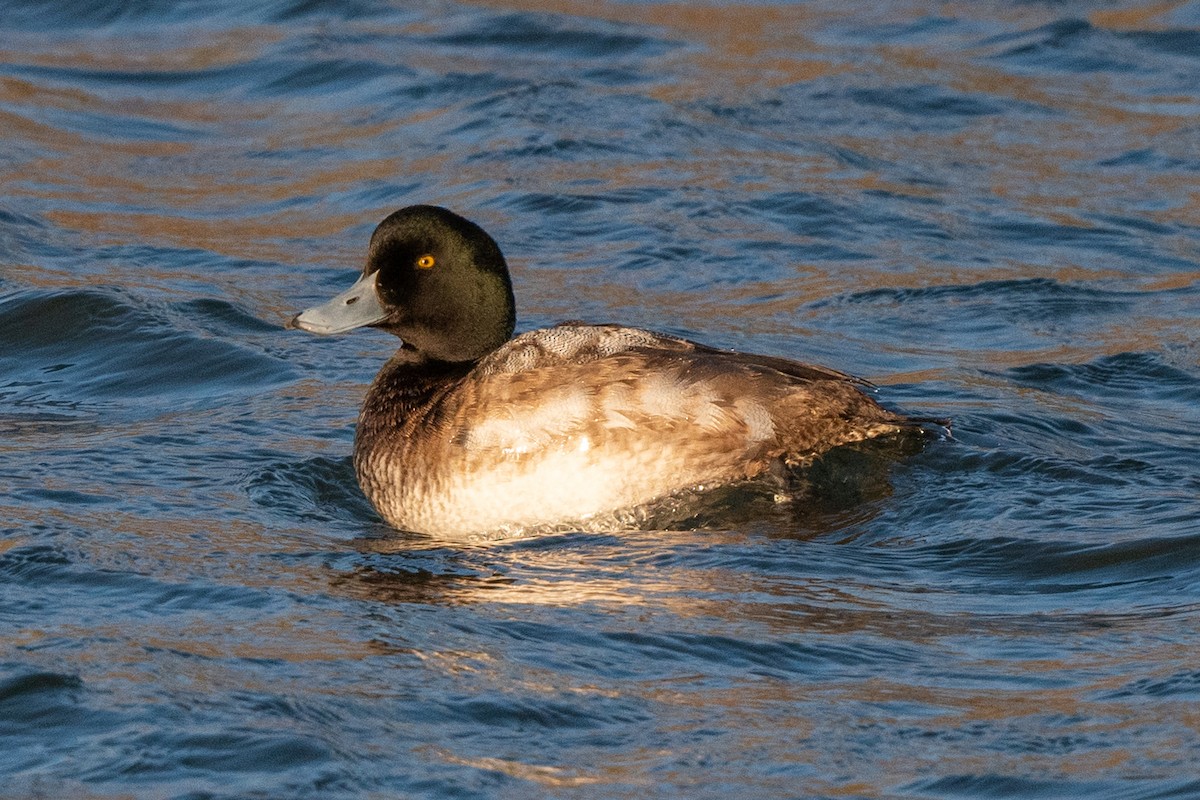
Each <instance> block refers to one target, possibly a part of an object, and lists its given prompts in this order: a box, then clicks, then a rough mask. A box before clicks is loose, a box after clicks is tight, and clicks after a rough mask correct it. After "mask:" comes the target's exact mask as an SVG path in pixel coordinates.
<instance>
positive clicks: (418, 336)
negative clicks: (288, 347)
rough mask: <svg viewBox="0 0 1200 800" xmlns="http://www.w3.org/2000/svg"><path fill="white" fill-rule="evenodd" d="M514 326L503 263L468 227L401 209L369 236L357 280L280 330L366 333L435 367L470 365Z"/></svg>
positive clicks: (447, 214) (431, 212)
mask: <svg viewBox="0 0 1200 800" xmlns="http://www.w3.org/2000/svg"><path fill="white" fill-rule="evenodd" d="M515 319H516V311H515V304H514V302H513V292H512V280H511V279H510V278H509V275H508V266H507V265H506V264H505V263H504V256H503V255H502V254H501V253H500V248H499V246H497V244H496V242H495V241H494V240H493V239H492V237H491V236H488V235H487V233H486V232H485V231H484V230H483V228H480V227H479V226H478V225H476V224H475V223H473V222H471V221H469V220H466V219H463V218H462V217H460V216H458V215H457V214H455V213H453V212H451V211H447V210H446V209H444V208H439V207H437V206H408V207H407V208H402V209H400V210H399V211H397V212H395V213H393V214H391V215H390V216H388V217H387V219H385V220H384V221H383V222H381V223H379V227H377V228H376V229H375V233H373V234H371V245H370V249H369V250H368V252H367V263H366V265H365V266H364V267H363V271H362V276H361V277H360V278H359V279H358V281H357V282H356V283H355V284H354V285H353V286H351V287H350V288H349V289H347V290H346V291H344V292H342V293H341V294H339V295H338V296H337V297H335V298H333V299H332V300H330V301H329V302H328V303H325V304H324V305H320V306H315V307H314V308H310V309H308V310H307V311H302V312H300V313H299V314H297V315H296V316H295V317H293V318H292V320H291V322H289V323H288V327H289V328H300V329H302V330H306V331H311V332H312V333H320V334H330V333H342V332H344V331H348V330H351V329H353V328H359V327H362V326H367V325H369V326H371V327H374V328H382V329H383V330H385V331H388V332H389V333H393V334H395V335H396V336H399V337H400V339H401V340H402V341H403V342H404V347H405V349H409V350H412V351H414V354H416V355H420V356H422V357H424V358H427V359H431V360H437V361H473V360H475V359H478V358H481V357H482V356H484V355H486V354H487V353H490V352H491V351H492V350H495V349H496V348H497V347H499V346H500V345H501V344H503V343H504V342H506V341H508V338H509V337H510V336H512V332H513V324H514V321H515Z"/></svg>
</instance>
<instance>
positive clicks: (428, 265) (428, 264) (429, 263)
mask: <svg viewBox="0 0 1200 800" xmlns="http://www.w3.org/2000/svg"><path fill="white" fill-rule="evenodd" d="M436 263H437V261H436V260H435V259H434V257H433V256H431V255H429V254H428V253H426V254H425V255H423V256H421V257H420V258H418V259H417V269H433V265H434V264H436Z"/></svg>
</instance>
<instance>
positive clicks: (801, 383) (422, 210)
mask: <svg viewBox="0 0 1200 800" xmlns="http://www.w3.org/2000/svg"><path fill="white" fill-rule="evenodd" d="M515 324H516V303H515V299H514V295H513V286H512V279H511V276H510V274H509V269H508V265H507V263H506V261H505V258H504V256H503V254H502V253H501V250H500V247H499V245H497V243H496V241H495V240H494V239H493V238H492V237H491V236H490V235H489V234H488V233H487V232H485V231H484V230H483V228H481V227H480V226H478V225H476V224H475V223H473V222H471V221H469V220H467V219H465V218H464V217H462V216H459V215H458V214H456V213H454V212H453V211H450V210H448V209H446V208H442V207H439V206H433V205H413V206H408V207H405V208H401V209H400V210H398V211H396V212H394V213H392V214H390V215H389V216H388V217H387V218H385V219H384V220H383V221H382V222H381V223H379V225H378V227H376V228H375V231H374V233H373V234H372V235H371V239H370V243H369V245H368V248H367V256H366V262H365V265H364V266H363V269H362V273H361V275H360V276H359V277H358V279H357V280H356V281H355V282H354V284H353V285H352V286H350V288H348V289H346V290H345V291H344V292H342V293H341V294H338V295H337V296H336V297H334V298H333V299H331V300H329V301H328V302H326V303H324V304H323V305H318V306H315V307H313V308H309V309H308V310H306V311H302V312H300V313H299V314H296V315H295V316H294V317H293V318H292V319H291V320H290V322H288V323H287V327H288V328H292V329H300V330H304V331H308V332H311V333H315V334H321V335H331V334H340V333H344V332H347V331H350V330H353V329H355V328H361V327H370V328H377V329H379V330H382V331H385V332H387V333H390V334H393V335H395V336H396V337H397V338H398V339H399V340H400V345H399V348H398V349H397V350H396V352H395V353H394V354H393V355H392V356H391V358H390V359H388V360H387V362H386V363H385V364H384V366H383V368H382V369H381V370H380V371H379V374H378V375H377V376H376V377H375V379H374V381H373V382H372V383H371V385H370V388H369V389H368V390H367V392H366V396H365V398H364V400H363V404H362V408H361V411H360V413H359V416H358V423H357V426H356V429H355V436H354V451H353V463H354V471H355V474H356V476H357V478H358V482H359V484H360V486H361V488H362V490H363V493H364V494H365V495H366V497H367V499H368V500H369V501H370V502H371V504H372V505H373V506H374V507H375V509H376V510H377V511H378V513H379V515H380V516H381V517H382V518H383V520H384V521H385V522H386V523H387V524H388V525H390V526H392V527H394V528H397V529H400V530H403V531H408V532H414V533H418V534H425V535H428V536H432V537H438V538H442V539H452V540H463V539H472V538H487V537H504V536H511V535H517V534H525V533H532V532H537V531H543V530H566V529H571V530H611V529H613V528H615V527H622V526H626V527H627V526H629V525H630V524H631V523H634V524H636V522H637V520H638V519H639V517H638V516H637V513H636V511H637V510H638V509H645V508H650V507H653V505H654V504H655V503H658V502H661V501H663V500H664V499H666V498H670V497H673V496H678V495H680V494H682V493H689V492H705V491H708V490H711V489H713V488H715V487H727V486H731V485H736V484H740V483H743V482H748V481H754V480H759V479H771V478H772V476H775V477H778V476H780V475H782V474H786V473H788V472H790V471H794V470H797V469H799V468H802V467H803V466H804V465H806V464H810V463H811V462H812V461H813V460H814V459H816V458H819V457H820V456H821V455H822V454H824V453H826V452H828V451H830V450H832V449H834V448H838V447H843V446H845V445H847V444H850V443H854V442H862V441H864V440H868V439H875V438H879V437H888V436H895V435H900V434H904V433H906V432H914V431H920V430H921V421H920V420H918V419H916V418H910V417H906V416H904V415H902V414H899V413H896V412H892V411H889V410H887V409H885V408H883V407H882V406H881V405H880V404H879V403H878V402H876V401H875V400H874V399H873V398H872V397H870V396H869V395H868V394H867V389H868V388H869V386H870V385H869V384H867V383H866V382H865V381H862V380H860V379H858V378H855V377H853V376H851V375H849V374H846V373H843V372H839V371H836V370H833V369H829V368H826V367H822V366H816V365H812V364H805V363H801V362H798V361H793V360H790V359H787V358H783V357H778V356H770V355H756V354H752V353H744V352H735V351H729V350H722V349H718V348H714V347H709V346H707V345H704V344H700V343H698V342H694V341H691V340H688V339H684V338H679V337H676V336H671V335H667V334H663V333H656V332H653V331H650V330H644V329H641V328H636V327H627V326H622V325H618V324H586V323H583V322H564V323H560V324H558V325H554V326H551V327H547V328H542V329H538V330H531V331H528V332H525V333H521V334H519V335H516V336H514V335H513V332H514V330H515ZM643 519H644V517H643Z"/></svg>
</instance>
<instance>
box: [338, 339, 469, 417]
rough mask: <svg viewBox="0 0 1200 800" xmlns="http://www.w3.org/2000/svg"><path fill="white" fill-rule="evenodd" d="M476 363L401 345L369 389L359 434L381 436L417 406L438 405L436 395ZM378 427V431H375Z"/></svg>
mask: <svg viewBox="0 0 1200 800" xmlns="http://www.w3.org/2000/svg"><path fill="white" fill-rule="evenodd" d="M474 366H475V362H474V361H439V360H435V359H430V358H428V357H426V356H424V355H422V354H420V353H418V352H416V351H414V350H412V349H411V348H408V347H402V348H400V349H399V350H397V351H396V354H395V355H394V356H392V357H391V358H390V359H389V360H388V362H387V363H386V364H384V365H383V369H381V370H380V371H379V374H378V375H376V376H375V380H374V382H372V383H371V388H370V389H368V390H367V396H366V397H365V398H364V400H363V407H362V413H361V415H360V416H359V421H358V431H357V434H356V436H357V437H363V436H368V435H371V436H382V435H384V434H386V432H387V431H389V430H391V431H395V430H397V428H398V427H400V426H402V425H403V424H404V423H405V422H406V421H408V420H409V418H410V417H411V416H412V413H413V411H414V410H415V409H436V408H438V405H437V403H436V400H437V396H438V395H441V394H444V393H445V392H447V391H448V390H449V389H450V388H452V387H453V386H454V385H455V384H456V383H457V382H458V380H459V379H460V378H462V377H463V376H464V375H466V374H467V373H468V372H470V371H471V368H472V367H474ZM375 427H378V428H379V430H378V431H376V430H373V428H375Z"/></svg>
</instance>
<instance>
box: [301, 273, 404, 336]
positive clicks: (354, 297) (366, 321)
mask: <svg viewBox="0 0 1200 800" xmlns="http://www.w3.org/2000/svg"><path fill="white" fill-rule="evenodd" d="M378 274H379V273H378V272H373V273H371V274H370V275H364V276H362V277H361V278H359V279H358V281H356V282H355V284H354V285H353V286H351V287H350V288H349V289H347V290H346V291H344V292H342V293H341V294H339V295H338V296H337V297H335V298H333V299H332V300H330V301H329V302H328V303H325V304H324V305H319V306H313V307H312V308H310V309H308V310H307V311H301V312H300V313H299V314H297V315H296V316H294V317H292V320H291V322H289V323H288V324H287V327H289V328H299V329H300V330H303V331H309V332H310V333H320V334H322V335H326V334H331V333H343V332H345V331H349V330H353V329H355V328H361V327H363V326H364V325H375V324H377V323H380V322H383V321H384V320H385V319H387V312H386V311H384V310H383V306H382V305H380V304H379V295H378V294H376V293H375V276H376V275H378Z"/></svg>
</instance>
